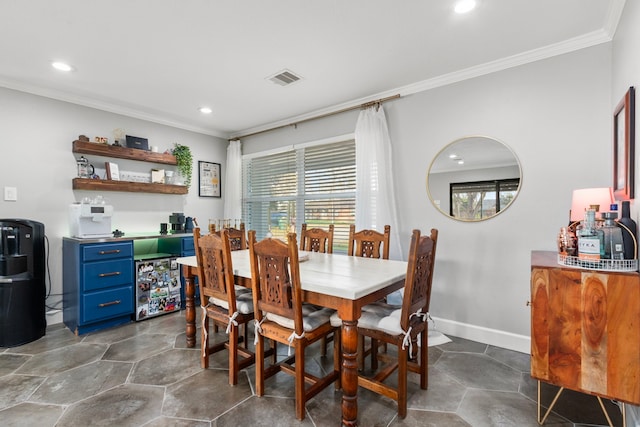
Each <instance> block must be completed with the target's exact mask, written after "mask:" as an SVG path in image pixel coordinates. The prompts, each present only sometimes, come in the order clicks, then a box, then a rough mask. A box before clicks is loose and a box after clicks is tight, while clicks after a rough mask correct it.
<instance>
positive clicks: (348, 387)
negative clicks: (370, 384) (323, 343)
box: [341, 320, 358, 427]
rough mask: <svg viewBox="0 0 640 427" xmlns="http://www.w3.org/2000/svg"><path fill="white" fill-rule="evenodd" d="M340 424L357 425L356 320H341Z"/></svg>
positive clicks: (347, 426)
mask: <svg viewBox="0 0 640 427" xmlns="http://www.w3.org/2000/svg"><path fill="white" fill-rule="evenodd" d="M341 339H342V373H341V380H342V425H343V426H346V427H354V426H357V425H358V361H357V356H358V321H357V320H356V321H349V320H343V321H342V335H341Z"/></svg>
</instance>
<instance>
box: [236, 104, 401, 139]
mask: <svg viewBox="0 0 640 427" xmlns="http://www.w3.org/2000/svg"><path fill="white" fill-rule="evenodd" d="M398 98H400V94H399V93H398V94H395V95H392V96H387V97H386V98H380V99H377V100H375V101H369V102H365V103H364V104H360V105H354V106H352V107H347V108H343V109H341V110H336V111H332V112H330V113H325V114H320V115H317V116H313V117H309V118H307V119H303V120H298V121H297V122H291V123H287V124H286V125H280V126H275V127H272V128H269V129H263V130H259V131H257V132H253V133H248V134H245V135H240V136H236V137H233V138H231V139H229V141H236V140H239V139H242V138H247V137H249V136H254V135H258V134H261V133H265V132H270V131H272V130H276V129H282V128H286V127H289V126H297V125H299V124H300V123H305V122H309V121H311V120H317V119H323V118H325V117H329V116H333V115H335V114H340V113H345V112H347V111H351V110H358V109H361V108H368V107H373V106H374V105H380V104H382V103H383V102H387V101H391V100H393V99H398Z"/></svg>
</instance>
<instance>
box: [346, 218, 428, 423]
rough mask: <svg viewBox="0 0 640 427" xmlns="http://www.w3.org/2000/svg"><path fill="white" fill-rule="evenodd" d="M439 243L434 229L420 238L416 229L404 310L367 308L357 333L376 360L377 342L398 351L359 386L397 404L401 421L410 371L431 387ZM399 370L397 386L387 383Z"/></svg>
mask: <svg viewBox="0 0 640 427" xmlns="http://www.w3.org/2000/svg"><path fill="white" fill-rule="evenodd" d="M437 241H438V230H436V229H431V234H430V235H429V236H420V231H419V230H413V234H412V236H411V245H410V247H409V260H408V263H407V275H406V279H405V287H404V296H403V299H402V307H401V308H399V309H392V310H389V311H387V312H384V310H382V311H381V310H380V307H381V306H380V305H374V306H373V307H370V306H364V307H363V308H362V316H361V317H360V319H359V321H358V334H360V335H363V336H368V337H370V338H371V340H372V343H371V350H372V359H375V360H377V356H378V354H377V349H378V346H377V343H378V342H384V343H387V344H390V345H395V346H397V348H398V357H397V358H395V359H393V358H391V356H390V355H389V353H385V354H384V355H380V356H381V357H380V358H381V360H382V361H384V363H385V365H383V366H382V367H381V368H380V369H379V370H377V371H375V373H374V374H373V376H367V377H365V376H364V375H362V374H360V375H359V376H358V385H359V386H360V387H363V388H366V389H368V390H371V391H373V392H375V393H378V394H381V395H383V396H387V397H389V398H391V399H394V400H395V401H396V402H398V416H399V417H400V418H404V417H405V416H406V415H407V374H408V371H411V372H415V373H418V374H419V375H420V388H421V389H424V390H426V389H427V387H428V369H429V367H428V357H429V348H428V335H429V330H428V316H429V304H430V300H431V284H432V280H433V268H434V265H435V256H436V244H437ZM388 307H392V306H388ZM418 336H419V337H420V343H419V344H418ZM418 353H419V354H418ZM396 370H397V371H398V378H397V386H394V385H392V384H389V383H387V382H385V380H386V379H387V378H388V377H389V376H390V375H391V373H392V372H394V371H396Z"/></svg>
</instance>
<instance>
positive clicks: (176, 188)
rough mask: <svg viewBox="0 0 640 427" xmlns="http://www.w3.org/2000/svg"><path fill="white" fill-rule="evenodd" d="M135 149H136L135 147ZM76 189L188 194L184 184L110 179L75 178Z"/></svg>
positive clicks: (74, 186)
mask: <svg viewBox="0 0 640 427" xmlns="http://www.w3.org/2000/svg"><path fill="white" fill-rule="evenodd" d="M134 150H135V149H134ZM73 189H74V190H92V191H129V192H138V193H163V194H187V193H188V189H187V187H186V186H184V185H170V184H151V183H147V182H129V181H112V180H108V179H86V178H74V179H73Z"/></svg>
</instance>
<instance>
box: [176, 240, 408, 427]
mask: <svg viewBox="0 0 640 427" xmlns="http://www.w3.org/2000/svg"><path fill="white" fill-rule="evenodd" d="M299 257H300V259H301V260H300V282H301V287H302V290H303V297H302V298H303V301H304V302H307V303H310V304H315V305H319V306H322V307H327V308H332V309H334V310H337V312H338V315H339V316H340V319H342V334H341V338H342V369H341V381H342V425H343V426H347V427H352V426H357V425H358V364H357V356H358V354H357V352H358V319H359V318H360V315H361V309H362V307H363V306H365V305H366V304H370V303H372V302H374V301H378V300H380V299H382V298H384V297H385V296H387V295H388V294H390V293H391V292H393V291H396V290H398V289H401V288H402V287H403V286H404V279H405V275H406V272H407V263H406V262H405V261H396V260H383V259H372V258H362V257H354V256H347V255H341V254H325V253H319V252H305V251H300V253H299ZM231 258H232V263H233V273H234V275H235V278H236V281H237V284H239V285H242V286H246V287H251V267H250V263H249V250H247V249H245V250H239V251H232V252H231ZM177 262H178V263H179V264H181V265H182V273H183V276H184V278H185V300H186V301H185V306H186V313H185V317H186V323H187V325H186V336H187V347H194V346H195V343H196V323H195V320H196V312H195V303H194V296H195V282H194V278H195V277H196V276H197V274H198V269H197V261H196V257H195V256H190V257H181V258H178V259H177Z"/></svg>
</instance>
